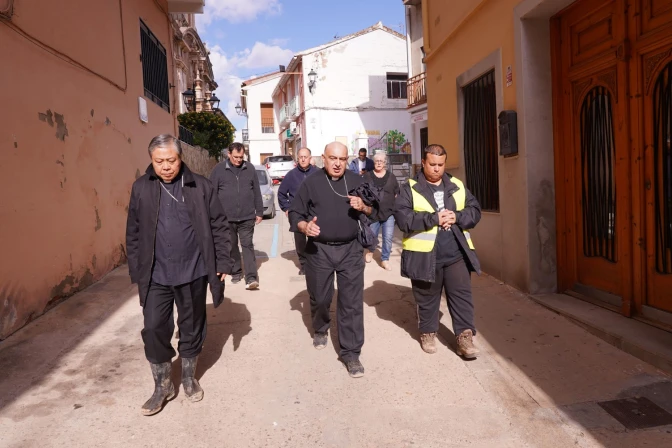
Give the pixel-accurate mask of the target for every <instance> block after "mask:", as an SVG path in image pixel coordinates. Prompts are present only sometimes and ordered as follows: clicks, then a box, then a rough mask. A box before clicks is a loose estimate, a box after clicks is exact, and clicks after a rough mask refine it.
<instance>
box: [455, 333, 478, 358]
mask: <svg viewBox="0 0 672 448" xmlns="http://www.w3.org/2000/svg"><path fill="white" fill-rule="evenodd" d="M473 338H474V334H473V333H472V331H471V330H464V331H463V332H462V333H460V335H459V336H458V337H457V350H456V353H457V355H458V356H462V357H464V358H467V359H474V358H476V355H478V354H479V353H480V352H479V351H478V350H477V349H476V347H474V340H473Z"/></svg>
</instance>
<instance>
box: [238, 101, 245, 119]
mask: <svg viewBox="0 0 672 448" xmlns="http://www.w3.org/2000/svg"><path fill="white" fill-rule="evenodd" d="M236 113H237V114H238V115H240V116H241V117H247V111H245V110H243V108H242V107H240V103H238V104H236Z"/></svg>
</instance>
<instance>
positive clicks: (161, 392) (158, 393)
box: [126, 134, 232, 415]
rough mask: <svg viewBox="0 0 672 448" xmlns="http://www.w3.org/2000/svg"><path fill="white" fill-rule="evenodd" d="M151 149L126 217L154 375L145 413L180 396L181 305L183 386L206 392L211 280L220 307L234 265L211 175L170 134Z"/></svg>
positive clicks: (196, 396)
mask: <svg viewBox="0 0 672 448" xmlns="http://www.w3.org/2000/svg"><path fill="white" fill-rule="evenodd" d="M149 155H150V157H151V159H152V164H151V165H149V167H148V168H147V171H146V172H145V175H144V176H141V177H140V178H138V179H137V180H136V181H135V182H134V183H133V188H132V190H131V200H130V204H129V206H128V220H127V223H126V252H127V254H128V270H129V273H130V275H131V282H132V283H137V284H138V291H139V294H140V305H141V306H142V313H143V316H144V328H143V330H142V340H143V342H144V344H145V357H146V358H147V360H148V361H149V362H150V366H151V369H152V376H153V377H154V394H153V395H152V397H151V398H150V399H149V400H147V402H146V403H145V404H144V405H143V406H142V413H143V414H144V415H153V414H156V413H157V412H159V411H160V410H161V408H162V407H163V404H164V403H165V402H166V400H170V399H171V398H172V397H174V396H175V388H174V386H173V383H172V380H171V377H170V375H171V365H172V364H171V362H172V358H173V357H174V356H175V350H174V349H173V347H172V345H171V344H170V340H171V338H172V335H173V330H174V321H173V307H174V306H175V305H176V306H177V314H178V318H177V322H178V325H179V329H180V333H179V334H180V341H179V343H178V350H179V352H180V357H181V358H182V385H183V387H184V393H185V395H186V397H187V398H188V399H189V400H190V401H199V400H201V399H202V398H203V389H201V386H200V385H199V384H198V381H197V380H196V378H195V377H194V375H195V372H196V362H197V360H198V355H199V354H200V352H201V350H202V348H203V342H204V341H205V334H206V319H205V297H206V293H207V286H208V284H210V291H211V292H212V301H213V303H214V304H215V307H218V306H219V305H220V304H221V303H222V301H223V300H224V277H225V276H226V274H228V273H230V272H231V264H232V263H231V259H230V258H229V254H230V252H231V242H230V234H229V224H228V222H227V221H226V215H224V211H223V210H222V206H221V204H220V203H219V198H218V197H217V194H216V192H215V190H214V188H213V187H212V184H211V183H210V181H208V179H206V178H204V177H203V176H199V175H198V174H194V173H192V172H191V171H190V170H189V167H187V165H185V164H184V163H182V148H181V145H180V141H179V140H178V139H176V138H175V137H173V136H172V135H168V134H163V135H159V136H158V137H154V138H153V139H152V141H151V142H150V144H149Z"/></svg>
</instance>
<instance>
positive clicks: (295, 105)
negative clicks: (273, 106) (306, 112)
mask: <svg viewBox="0 0 672 448" xmlns="http://www.w3.org/2000/svg"><path fill="white" fill-rule="evenodd" d="M287 107H288V108H289V110H288V111H287V115H288V116H289V118H293V117H296V116H297V115H299V97H298V96H295V97H294V98H292V100H291V101H290V102H289V104H288V105H287Z"/></svg>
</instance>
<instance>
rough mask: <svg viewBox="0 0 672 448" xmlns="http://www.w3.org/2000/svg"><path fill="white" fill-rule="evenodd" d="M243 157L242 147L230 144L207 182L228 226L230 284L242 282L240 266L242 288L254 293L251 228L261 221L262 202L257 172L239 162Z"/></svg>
mask: <svg viewBox="0 0 672 448" xmlns="http://www.w3.org/2000/svg"><path fill="white" fill-rule="evenodd" d="M244 155H245V147H244V146H243V144H242V143H236V142H234V143H231V145H229V151H228V160H226V161H224V162H221V163H219V164H218V165H217V166H216V167H215V169H214V170H212V174H210V181H211V182H212V185H214V187H215V190H216V192H217V195H218V196H219V199H220V202H221V203H222V207H223V208H224V212H225V213H226V217H227V219H228V220H229V223H230V224H231V258H232V259H233V272H232V278H231V283H238V282H240V280H242V277H243V264H244V266H245V283H246V285H247V287H246V289H249V290H254V289H257V288H259V279H258V276H257V258H256V256H255V255H254V242H253V239H254V226H255V225H256V224H259V223H260V222H261V220H262V219H263V216H264V203H263V201H262V200H261V187H260V186H259V178H258V177H257V171H256V169H255V168H254V165H252V164H251V163H249V162H246V161H245V160H243V156H244ZM239 238H240V245H241V246H242V247H243V255H242V262H241V255H240V250H239V249H238V239H239Z"/></svg>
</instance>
